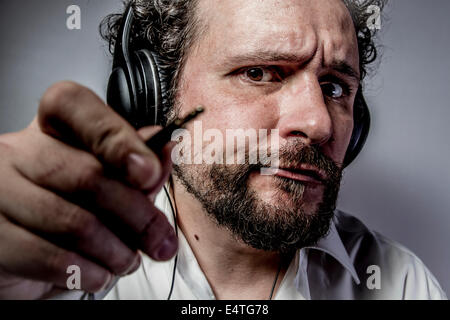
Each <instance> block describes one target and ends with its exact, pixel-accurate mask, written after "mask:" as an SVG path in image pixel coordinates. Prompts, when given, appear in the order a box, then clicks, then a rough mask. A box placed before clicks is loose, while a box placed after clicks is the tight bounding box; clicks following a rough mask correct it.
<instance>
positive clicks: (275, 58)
mask: <svg viewBox="0 0 450 320" xmlns="http://www.w3.org/2000/svg"><path fill="white" fill-rule="evenodd" d="M255 62H257V63H274V62H285V63H294V64H305V63H307V62H308V59H305V57H302V56H299V55H295V54H287V53H279V52H272V51H257V52H251V53H248V54H242V55H236V56H232V57H230V58H228V59H227V60H225V62H224V65H225V66H227V67H234V66H236V65H244V64H247V63H255ZM327 67H328V68H330V69H333V70H334V71H335V72H337V73H341V74H343V75H345V76H347V77H349V78H352V79H353V80H354V81H356V82H358V83H359V82H360V76H359V72H357V71H356V70H355V69H354V68H353V67H352V66H351V65H349V64H348V63H347V62H346V61H342V60H337V61H333V62H332V63H331V65H329V66H327Z"/></svg>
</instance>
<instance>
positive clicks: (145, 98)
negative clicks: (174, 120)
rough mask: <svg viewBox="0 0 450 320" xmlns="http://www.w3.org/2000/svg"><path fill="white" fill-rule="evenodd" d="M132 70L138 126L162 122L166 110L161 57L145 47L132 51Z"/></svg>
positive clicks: (164, 82)
mask: <svg viewBox="0 0 450 320" xmlns="http://www.w3.org/2000/svg"><path fill="white" fill-rule="evenodd" d="M133 69H134V70H133V71H134V74H135V78H136V79H135V80H136V81H135V82H136V87H137V89H136V92H137V101H138V108H137V115H136V121H137V122H138V126H139V127H143V126H147V125H158V124H163V121H164V115H165V114H166V113H165V112H166V111H167V107H166V108H164V107H165V106H167V104H168V102H167V88H168V86H167V81H166V79H167V75H166V74H165V73H164V70H163V69H162V68H161V58H159V56H158V55H157V54H156V53H154V52H152V51H150V50H147V49H141V50H138V51H136V52H134V55H133Z"/></svg>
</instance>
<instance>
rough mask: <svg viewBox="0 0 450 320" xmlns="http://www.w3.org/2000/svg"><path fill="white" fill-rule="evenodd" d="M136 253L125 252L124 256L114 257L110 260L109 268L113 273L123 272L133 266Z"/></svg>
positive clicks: (120, 273)
mask: <svg viewBox="0 0 450 320" xmlns="http://www.w3.org/2000/svg"><path fill="white" fill-rule="evenodd" d="M135 259H136V255H132V254H127V255H126V256H125V257H121V258H116V259H114V260H112V262H111V269H112V271H113V272H114V273H115V274H119V275H122V274H125V273H127V272H128V270H129V269H130V268H131V267H132V266H133V264H134V261H135Z"/></svg>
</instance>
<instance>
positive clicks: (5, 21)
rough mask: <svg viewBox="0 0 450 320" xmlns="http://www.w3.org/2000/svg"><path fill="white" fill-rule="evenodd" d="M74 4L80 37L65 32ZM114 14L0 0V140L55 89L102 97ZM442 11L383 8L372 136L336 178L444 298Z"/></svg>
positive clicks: (447, 176)
mask: <svg viewBox="0 0 450 320" xmlns="http://www.w3.org/2000/svg"><path fill="white" fill-rule="evenodd" d="M73 4H75V5H78V6H79V7H80V9H81V30H68V29H67V27H66V20H67V18H68V16H69V15H68V14H67V13H66V9H67V7H69V6H70V5H73ZM120 8H121V1H118V0H114V1H111V0H102V1H99V0H96V1H89V0H72V1H67V0H45V1H43V0H41V1H33V0H29V1H24V0H15V1H6V0H0V9H1V11H0V39H1V42H2V44H1V50H0V70H1V73H0V84H1V86H0V133H5V132H10V131H17V130H20V129H22V128H24V127H26V126H27V125H28V124H29V122H30V121H31V120H32V118H33V117H34V116H35V114H36V110H37V107H38V102H39V99H40V97H41V95H42V93H43V92H44V91H45V89H46V88H47V87H48V86H50V85H51V84H52V83H54V82H56V81H59V80H74V81H77V82H79V83H81V84H83V85H85V86H88V87H90V88H91V89H93V90H94V91H95V92H96V93H97V94H98V95H99V96H100V97H102V98H105V92H106V84H107V77H108V72H109V69H110V64H111V58H110V56H109V54H108V50H107V46H106V45H105V43H104V42H103V41H102V40H101V38H100V36H99V33H98V31H97V30H98V24H99V22H100V20H101V19H102V17H104V16H105V15H106V14H108V13H111V12H117V11H118V10H119V9H120ZM449 12H450V1H448V0H434V1H425V0H394V1H392V0H391V3H390V5H389V6H388V8H387V10H386V14H387V16H388V20H386V19H384V20H382V25H381V33H380V40H381V43H382V44H383V57H382V60H381V64H380V65H379V69H378V72H377V73H376V75H375V76H373V77H371V78H368V79H367V80H366V88H367V90H366V96H367V100H368V102H369V105H370V109H371V114H372V127H371V131H370V135H369V138H368V141H367V144H366V146H365V148H364V149H363V152H362V153H361V155H360V156H359V157H358V158H357V159H356V161H355V162H354V163H353V164H352V165H351V166H350V167H349V168H348V169H347V170H346V172H345V174H344V180H343V185H342V189H341V193H340V198H339V203H338V208H340V209H342V210H344V211H347V212H349V213H351V214H354V215H356V216H357V217H359V218H360V219H362V220H363V221H364V222H365V223H366V224H367V225H368V226H369V227H370V228H372V229H374V230H377V231H379V232H381V233H382V234H384V235H386V236H388V237H390V238H392V239H395V240H396V241H398V242H400V243H402V244H403V245H405V246H406V247H408V248H409V249H411V250H412V251H413V252H414V253H416V254H417V255H418V256H419V258H420V259H421V260H422V261H424V263H425V264H426V265H427V266H428V267H429V269H430V270H431V271H432V273H433V274H434V275H435V276H436V278H437V279H438V280H439V282H440V283H441V285H442V287H443V289H444V291H446V292H447V293H450V272H449V265H450V249H449V247H450V194H449V191H450V165H449V159H450V148H449V144H450V143H449V133H450V132H449V130H450V129H449V126H448V121H449V119H450V106H449V102H450V61H449V55H450V37H449V33H450V19H448V13H449ZM381 272H382V270H381Z"/></svg>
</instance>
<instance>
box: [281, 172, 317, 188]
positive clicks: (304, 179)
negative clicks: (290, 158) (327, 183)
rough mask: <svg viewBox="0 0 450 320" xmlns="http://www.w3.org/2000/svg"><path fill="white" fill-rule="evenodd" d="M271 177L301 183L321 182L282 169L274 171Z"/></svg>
mask: <svg viewBox="0 0 450 320" xmlns="http://www.w3.org/2000/svg"><path fill="white" fill-rule="evenodd" d="M273 175H275V176H278V177H283V178H288V179H293V180H297V181H301V182H306V183H312V184H321V182H320V181H319V180H317V179H315V178H313V177H310V176H307V175H303V174H301V173H298V172H292V171H288V170H283V169H274V171H273Z"/></svg>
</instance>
